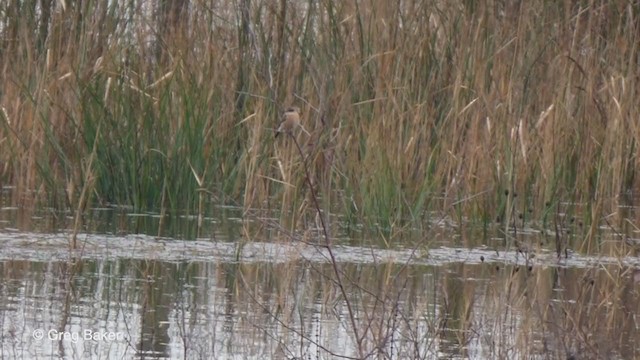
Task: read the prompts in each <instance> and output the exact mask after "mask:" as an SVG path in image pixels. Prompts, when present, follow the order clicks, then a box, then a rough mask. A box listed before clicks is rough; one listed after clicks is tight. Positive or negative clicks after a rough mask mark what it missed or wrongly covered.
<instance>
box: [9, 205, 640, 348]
mask: <svg viewBox="0 0 640 360" xmlns="http://www.w3.org/2000/svg"><path fill="white" fill-rule="evenodd" d="M225 211H233V210H231V209H228V210H225ZM17 212H18V211H17V210H16V209H13V208H10V209H7V208H5V209H3V210H1V211H0V219H1V220H0V221H2V228H3V230H1V231H0V329H2V346H1V348H0V356H1V357H2V358H41V357H55V358H58V357H65V358H85V357H94V358H107V357H119V358H131V357H149V358H207V359H208V358H225V359H226V358H237V359H247V358H249V359H251V358H254V359H263V358H274V359H292V358H304V359H334V358H336V357H338V356H343V357H347V358H349V357H351V358H362V357H365V358H389V359H397V358H410V359H421V358H425V359H432V358H447V359H449V358H472V359H479V358H490V359H494V358H501V359H511V358H528V359H549V358H554V359H555V358H571V357H573V358H587V359H589V358H593V359H598V358H621V359H622V358H639V357H640V350H638V349H636V346H635V343H636V342H637V339H638V338H639V337H638V336H639V335H640V333H639V332H640V327H638V326H637V325H636V323H637V320H636V316H635V314H637V313H638V312H639V311H640V301H639V297H640V295H639V294H638V282H639V280H638V279H639V278H640V276H639V275H638V270H637V269H638V268H640V260H639V259H638V258H637V257H633V256H627V255H625V254H622V255H621V256H609V257H607V256H597V257H591V256H582V255H580V254H578V253H576V252H572V253H571V254H570V256H569V258H567V259H564V258H563V259H560V260H559V259H558V257H557V254H556V253H555V251H554V250H553V248H551V249H545V248H544V247H542V246H535V247H530V248H528V249H526V252H523V251H522V248H521V247H518V246H513V248H514V250H512V251H507V249H501V248H499V247H486V246H485V247H483V246H476V247H470V248H450V247H445V246H439V245H436V244H435V243H430V244H428V246H424V247H415V248H403V247H401V246H397V247H395V248H390V249H377V248H374V247H371V246H356V245H347V244H349V242H348V241H344V242H336V244H335V245H333V246H332V250H333V251H332V253H329V252H328V251H327V248H326V247H325V246H323V245H321V244H322V242H319V244H315V245H314V244H311V243H305V242H304V241H301V239H298V238H296V239H291V238H288V237H287V238H277V237H268V236H264V237H262V239H268V240H262V241H257V240H255V239H253V240H249V239H248V237H247V236H245V235H243V234H247V233H250V232H251V231H247V230H246V228H244V229H243V228H242V225H243V226H247V224H246V223H243V222H241V221H237V220H232V218H231V217H227V218H226V220H210V221H211V222H214V221H215V225H216V232H215V233H213V232H212V233H211V234H208V235H206V236H204V237H200V238H197V239H195V240H179V239H178V238H179V236H173V237H158V236H148V235H131V234H129V235H128V232H130V231H131V227H132V226H133V227H135V228H137V229H141V227H140V226H142V227H144V228H145V229H146V226H147V225H145V224H151V225H149V229H151V228H152V227H153V226H157V218H156V217H154V216H148V217H145V216H132V215H131V214H126V213H120V214H113V213H112V214H111V215H109V217H108V218H107V219H110V220H108V221H104V218H102V220H101V221H99V219H98V217H96V219H95V220H92V218H91V217H89V218H87V219H85V221H86V223H87V224H89V225H90V224H92V223H93V222H95V224H96V225H95V228H96V229H97V228H100V229H101V230H100V231H97V230H96V231H93V232H91V233H81V234H79V236H78V244H79V245H80V246H79V248H78V249H76V250H73V251H72V250H69V232H66V231H62V232H58V231H51V229H52V228H51V220H50V219H49V218H48V217H46V216H35V215H33V214H30V215H29V216H30V220H29V221H26V220H24V218H25V217H26V215H25V214H22V215H17ZM97 212H100V211H98V210H97ZM107 212H108V211H104V213H107ZM227 215H229V214H227ZM56 218H57V219H58V220H56V222H55V224H56V226H58V225H60V224H61V222H62V223H64V222H65V217H64V216H60V215H57V216H56ZM145 218H146V219H145ZM143 219H145V220H143ZM185 220H186V225H185V224H181V225H180V224H176V226H175V227H172V233H173V234H176V233H180V229H188V228H189V227H190V226H192V225H193V224H192V223H191V222H192V221H193V219H190V218H186V219H185ZM154 221H155V222H154ZM105 223H108V225H105ZM98 224H101V225H99V226H98ZM189 224H190V225H189ZM89 225H87V226H89ZM91 226H93V225H91ZM136 226H138V227H136ZM248 226H251V225H248ZM29 228H31V230H29V231H27V230H28V229H29ZM62 228H64V227H62ZM34 229H35V230H39V231H34ZM47 229H49V230H47ZM107 229H111V230H110V231H107ZM114 229H115V230H114ZM149 229H147V230H149ZM143 232H147V233H148V231H143ZM186 233H187V232H186V231H185V234H186ZM438 233H441V234H443V235H442V236H443V237H444V238H446V236H447V235H446V234H447V230H446V229H445V228H442V229H439V230H438ZM519 234H520V236H521V238H520V240H521V242H522V243H529V244H544V243H546V242H547V241H546V238H544V237H541V235H540V234H539V233H537V232H535V231H530V232H522V231H521V232H520V233H519ZM190 236H191V235H188V236H186V237H187V238H189V237H190ZM450 236H451V235H450ZM471 237H472V236H471V235H469V238H471ZM538 237H541V238H538ZM302 240H304V239H302ZM499 241H500V242H504V239H500V240H499ZM408 243H411V242H408ZM603 243H607V244H608V245H607V246H608V247H612V248H614V249H615V247H614V246H620V245H623V246H624V244H625V242H622V241H619V240H616V239H615V238H612V239H610V240H609V239H607V240H603ZM332 256H333V258H334V259H335V263H334V262H333V261H332V260H331V259H332Z"/></svg>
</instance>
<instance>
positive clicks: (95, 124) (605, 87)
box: [0, 0, 640, 229]
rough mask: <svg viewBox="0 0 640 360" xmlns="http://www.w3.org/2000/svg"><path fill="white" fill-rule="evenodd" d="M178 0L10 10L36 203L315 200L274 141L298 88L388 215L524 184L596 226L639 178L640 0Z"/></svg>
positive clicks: (314, 142)
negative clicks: (578, 206)
mask: <svg viewBox="0 0 640 360" xmlns="http://www.w3.org/2000/svg"><path fill="white" fill-rule="evenodd" d="M168 4H169V3H168V2H166V3H165V2H151V1H144V0H139V1H129V2H125V3H122V2H111V3H108V2H107V3H105V2H80V1H66V2H53V1H42V2H40V1H22V2H8V3H7V4H3V5H0V41H1V43H0V44H1V45H0V64H2V67H1V68H0V74H1V78H2V79H3V80H2V82H1V83H0V106H2V119H1V120H2V121H1V126H0V138H1V139H2V140H1V141H0V148H1V149H2V151H0V161H1V163H2V168H0V171H1V176H2V183H3V184H13V185H15V186H16V187H17V190H18V193H19V196H20V197H19V199H17V200H16V202H26V201H44V202H45V203H50V204H53V205H54V206H56V207H61V208H67V207H68V208H72V209H75V208H77V207H79V206H80V205H83V204H84V203H85V202H86V201H88V202H89V203H92V202H93V203H96V202H99V203H111V204H127V205H132V206H134V207H135V208H136V209H138V210H154V211H157V210H158V209H163V210H164V211H166V210H169V211H177V210H184V209H186V210H187V211H189V212H198V211H202V206H201V204H202V201H201V197H202V192H200V190H199V189H202V188H204V189H207V190H208V191H209V192H210V193H212V194H214V195H215V196H216V198H219V199H222V198H225V199H233V200H234V201H235V202H236V203H241V204H244V206H245V207H247V208H249V207H260V206H264V205H265V204H270V205H269V206H271V205H273V200H272V198H274V197H275V198H276V199H278V200H277V201H279V202H280V204H276V205H277V206H281V207H283V208H284V209H290V210H292V211H295V210H296V209H300V208H301V206H302V205H303V202H304V201H305V200H304V199H305V194H306V190H305V186H306V185H304V181H303V179H304V176H305V175H304V172H303V171H301V168H300V167H299V166H296V165H295V164H293V163H292V162H295V161H299V159H298V160H296V159H297V157H296V156H291V151H293V150H292V149H293V148H287V144H286V139H285V140H283V141H281V140H280V139H278V141H274V140H273V136H272V134H273V132H272V129H273V128H274V127H275V126H276V124H277V121H278V118H279V113H280V112H281V111H282V109H283V107H284V106H287V105H289V104H296V105H300V106H301V107H302V108H303V113H304V121H305V122H304V125H305V128H306V129H308V130H309V131H310V133H311V135H310V136H306V135H305V134H302V133H300V134H297V136H298V139H299V141H300V142H301V143H302V144H303V148H304V149H305V151H306V154H305V156H306V157H307V159H308V161H310V162H311V169H312V176H313V177H314V184H316V185H317V186H318V188H319V189H320V196H321V197H322V201H323V207H326V208H327V209H328V210H329V209H330V210H333V211H337V212H344V213H347V214H349V215H350V216H352V217H355V218H357V219H362V220H366V221H370V222H371V223H378V224H380V225H381V227H382V228H388V229H392V228H393V227H395V226H398V225H399V224H403V223H404V222H406V221H407V220H408V221H409V222H410V223H414V224H416V223H419V220H421V214H422V212H423V211H425V210H439V209H455V210H456V211H458V212H459V214H462V215H464V216H469V217H482V218H485V219H489V218H494V217H495V216H496V215H500V214H496V212H497V211H496V209H499V208H501V207H502V208H505V209H507V208H509V205H508V204H504V203H503V202H504V201H506V200H505V198H504V195H503V192H504V191H505V190H509V191H511V192H515V193H518V194H521V196H522V197H526V199H525V200H522V201H523V202H526V204H527V206H528V207H531V209H532V215H531V216H533V217H538V218H542V217H543V216H544V214H545V212H548V210H549V209H550V208H554V207H555V205H554V204H556V203H560V202H567V201H569V202H574V203H586V204H588V205H587V208H588V209H587V211H586V212H585V213H590V214H591V218H590V219H586V220H589V221H590V222H594V223H597V222H598V220H599V219H600V218H601V217H602V215H603V214H608V213H610V212H613V211H614V209H615V208H616V206H617V200H616V199H617V198H618V195H619V194H620V193H622V192H625V191H627V190H630V189H635V188H637V186H639V185H640V184H638V178H637V177H636V176H635V173H636V166H637V163H638V156H637V151H638V150H637V149H638V144H637V142H638V140H639V138H640V128H639V126H640V125H639V124H638V122H637V119H638V118H640V117H639V115H640V114H639V110H638V106H637V99H638V97H639V96H638V95H639V94H638V91H639V89H638V81H637V79H638V75H639V74H638V72H639V71H640V70H639V69H640V67H639V66H638V63H639V60H638V57H637V54H638V53H639V51H638V50H639V49H638V46H639V45H638V41H637V36H638V34H639V32H640V25H639V24H640V22H639V21H638V16H639V12H640V5H639V4H638V3H629V2H628V1H595V0H594V1H563V2H553V3H549V2H544V1H534V2H522V3H504V2H482V3H475V2H466V1H460V2H454V3H451V2H440V1H426V2H424V1H408V2H402V3H400V4H391V3H389V2H387V1H378V0H371V1H363V2H347V3H344V2H338V1H332V0H325V1H321V2H315V1H309V2H291V3H289V2H278V3H274V2H249V1H238V2H235V3H229V4H218V5H216V6H213V7H212V6H209V5H208V4H205V3H203V2H199V1H193V2H186V1H178V2H174V3H171V4H172V5H171V6H169V5H168ZM94 146H95V152H94V151H92V150H93V149H94ZM92 154H94V155H92ZM194 173H195V174H198V176H200V180H202V184H199V182H200V181H199V180H198V179H197V178H196V177H195V176H194ZM88 181H90V183H87V182H88ZM87 185H88V186H89V188H87ZM201 185H202V186H201ZM83 189H85V190H84V191H83ZM81 194H84V196H82V195H81ZM338 195H339V196H338ZM84 197H88V198H87V199H84ZM332 199H333V200H332ZM547 204H550V205H547ZM451 205H455V207H453V208H452V207H451ZM292 226H295V225H292Z"/></svg>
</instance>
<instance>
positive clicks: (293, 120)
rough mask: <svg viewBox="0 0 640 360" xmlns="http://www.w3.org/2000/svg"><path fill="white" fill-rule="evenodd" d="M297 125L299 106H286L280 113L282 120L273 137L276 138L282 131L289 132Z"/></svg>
mask: <svg viewBox="0 0 640 360" xmlns="http://www.w3.org/2000/svg"><path fill="white" fill-rule="evenodd" d="M298 126H300V108H298V107H296V106H291V107H288V108H287V110H285V111H284V114H283V115H282V121H281V122H280V126H278V130H276V136H275V137H276V138H277V137H278V135H280V133H283V132H284V133H287V134H289V133H291V131H293V130H294V129H295V128H296V127H298ZM303 129H304V128H303Z"/></svg>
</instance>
